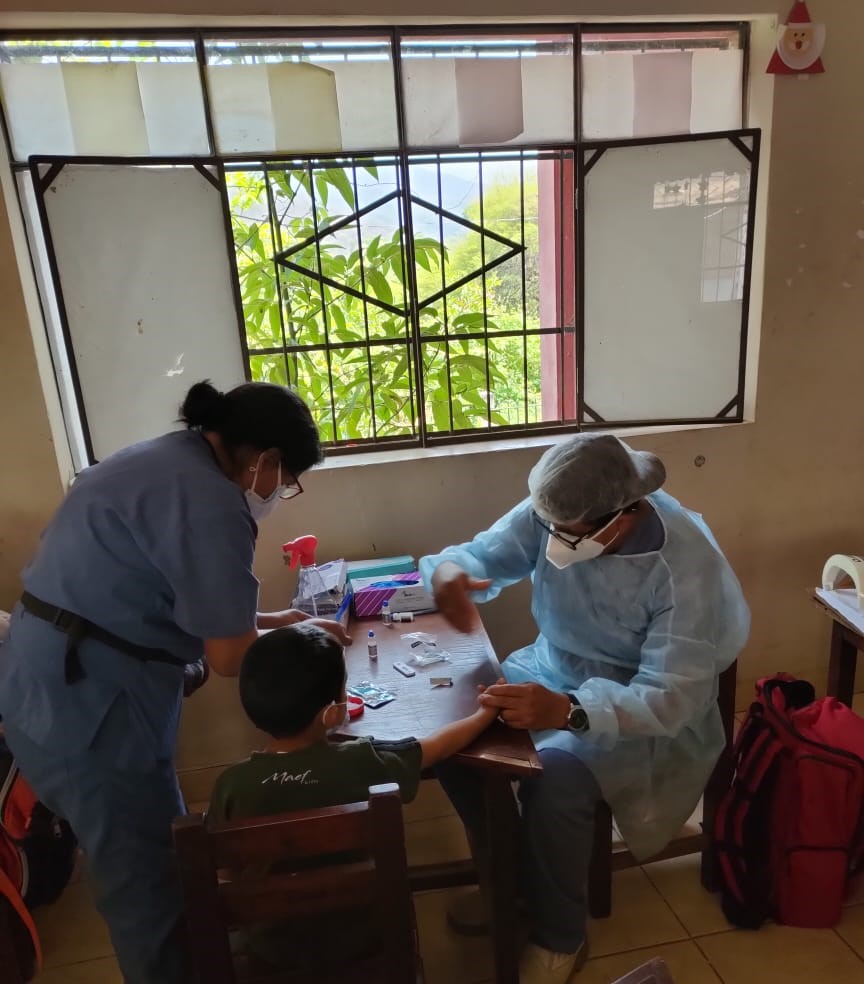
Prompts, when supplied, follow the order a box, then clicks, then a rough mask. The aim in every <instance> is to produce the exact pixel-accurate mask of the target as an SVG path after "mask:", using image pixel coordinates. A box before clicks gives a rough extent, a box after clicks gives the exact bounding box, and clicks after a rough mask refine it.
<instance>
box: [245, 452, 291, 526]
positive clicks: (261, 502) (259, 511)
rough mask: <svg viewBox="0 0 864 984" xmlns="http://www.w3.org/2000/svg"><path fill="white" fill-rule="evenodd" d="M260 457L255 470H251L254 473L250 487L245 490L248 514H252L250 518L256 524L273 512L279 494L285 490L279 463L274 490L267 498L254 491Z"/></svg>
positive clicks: (280, 463)
mask: <svg viewBox="0 0 864 984" xmlns="http://www.w3.org/2000/svg"><path fill="white" fill-rule="evenodd" d="M262 457H263V455H261V456H260V457H259V458H258V463H257V464H256V465H255V468H254V469H252V470H253V471H254V472H255V478H253V479H252V487H251V488H248V489H246V502H247V504H248V505H249V512H250V513H252V518H253V519H254V520H255V521H256V522H258V520H261V519H264V518H265V517H266V516H269V515H270V513H271V512H273V510H274V508H275V507H276V504H277V503H278V502H279V493H280V492H282V491H283V490H284V489H285V486H284V485H283V484H282V462H281V461H280V462H279V472H278V474H277V476H276V488H275V489H273V491H272V492H271V493H270V495H268V496H267V498H266V499H265V498H264V496H262V495H258V493H257V492H256V491H255V483H256V482H257V481H258V469H259V468H260V467H261V458H262Z"/></svg>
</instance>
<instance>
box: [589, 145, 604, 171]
mask: <svg viewBox="0 0 864 984" xmlns="http://www.w3.org/2000/svg"><path fill="white" fill-rule="evenodd" d="M604 153H605V147H604V148H603V149H602V150H595V151H594V153H593V154H592V155H591V156H590V157H589V158H588V159H587V160H586V161H585V173H586V174H587V173H588V172H589V171H590V170H591V168H592V167H594V165H595V164H596V163H597V161H599V160H600V158H601V157H602V156H603V154H604Z"/></svg>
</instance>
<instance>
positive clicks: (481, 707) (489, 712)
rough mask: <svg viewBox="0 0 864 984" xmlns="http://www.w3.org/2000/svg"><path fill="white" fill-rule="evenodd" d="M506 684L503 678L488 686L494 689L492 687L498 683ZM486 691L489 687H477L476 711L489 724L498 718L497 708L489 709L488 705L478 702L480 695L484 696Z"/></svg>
mask: <svg viewBox="0 0 864 984" xmlns="http://www.w3.org/2000/svg"><path fill="white" fill-rule="evenodd" d="M506 682H507V681H506V680H505V679H504V677H499V678H498V679H497V680H496V681H495V683H492V684H489V686H490V687H494V686H496V685H497V684H499V683H506ZM488 689H489V687H484V686H483V685H482V684H480V685H478V687H477V704H478V711H477V713H478V714H479V715H480V716H481V717H485V718H488V724H491V723H492V722H493V721H494V720H495V718H497V717H498V708H497V707H489V706H488V705H486V704H483V703H481V701H480V695H481V694H485V693H486V691H487V690H488Z"/></svg>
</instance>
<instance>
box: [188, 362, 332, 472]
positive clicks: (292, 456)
mask: <svg viewBox="0 0 864 984" xmlns="http://www.w3.org/2000/svg"><path fill="white" fill-rule="evenodd" d="M180 420H181V421H182V422H183V423H184V424H186V426H187V427H189V428H197V429H199V430H202V431H213V432H215V433H216V434H218V435H219V437H220V438H221V439H222V443H223V444H224V445H225V447H226V448H227V449H228V450H229V451H236V450H238V449H239V448H252V449H254V450H256V451H267V450H268V449H269V448H277V449H278V450H279V452H280V454H281V456H282V463H283V465H284V467H285V468H287V469H288V471H290V472H291V474H292V475H302V474H303V472H305V471H306V470H307V469H308V468H311V467H312V466H313V465H317V464H318V463H319V462H320V461H321V460H322V459H323V457H324V455H323V454H322V451H321V441H320V438H319V436H318V428H317V427H316V425H315V421H314V420H313V419H312V414H311V413H310V412H309V407H307V406H306V404H305V403H304V402H303V400H302V399H301V398H300V397H299V396H298V395H297V394H296V393H295V392H293V390H290V389H288V387H287V386H276V385H274V384H273V383H245V384H244V385H243V386H237V387H236V388H235V389H232V390H229V391H228V392H227V393H220V392H219V390H217V389H216V388H215V386H213V385H212V384H211V383H210V382H209V380H205V381H204V382H201V383H195V385H194V386H193V387H192V388H191V389H190V390H189V392H188V393H187V394H186V399H185V400H184V401H183V405H182V407H181V408H180Z"/></svg>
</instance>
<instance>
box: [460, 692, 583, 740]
mask: <svg viewBox="0 0 864 984" xmlns="http://www.w3.org/2000/svg"><path fill="white" fill-rule="evenodd" d="M477 699H478V701H479V702H480V704H481V706H483V707H494V708H495V709H496V711H497V712H498V715H499V716H500V718H501V720H502V721H503V722H504V723H505V724H506V725H508V726H509V727H511V728H519V729H523V730H531V731H542V730H543V729H545V728H565V727H566V726H567V719H568V718H569V716H570V698H569V697H568V696H567V694H560V693H557V692H556V691H554V690H547V689H546V687H543V686H541V685H540V684H539V683H500V684H499V683H496V684H493V686H491V687H487V688H486V690H485V691H484V692H483V693H482V694H480V696H479V697H478V698H477Z"/></svg>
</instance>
